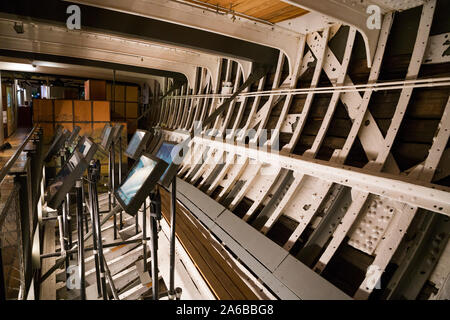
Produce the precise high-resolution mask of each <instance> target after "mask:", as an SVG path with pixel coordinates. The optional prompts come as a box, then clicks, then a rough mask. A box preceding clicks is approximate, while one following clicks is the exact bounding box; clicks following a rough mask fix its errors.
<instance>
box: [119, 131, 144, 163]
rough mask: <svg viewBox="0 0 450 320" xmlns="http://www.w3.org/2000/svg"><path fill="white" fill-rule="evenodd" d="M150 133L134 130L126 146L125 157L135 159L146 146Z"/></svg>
mask: <svg viewBox="0 0 450 320" xmlns="http://www.w3.org/2000/svg"><path fill="white" fill-rule="evenodd" d="M149 138H150V133H149V132H148V131H146V130H136V132H135V133H134V135H133V137H132V138H131V140H130V143H129V144H128V147H127V150H126V151H125V155H126V156H127V157H129V158H132V159H137V158H139V156H140V155H141V153H142V152H143V151H144V150H145V148H146V146H147V142H148V139H149Z"/></svg>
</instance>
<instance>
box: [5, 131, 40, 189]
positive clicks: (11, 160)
mask: <svg viewBox="0 0 450 320" xmlns="http://www.w3.org/2000/svg"><path fill="white" fill-rule="evenodd" d="M37 128H38V126H34V127H33V129H31V131H30V133H29V134H28V136H27V137H26V138H25V140H24V141H23V142H22V144H21V145H20V147H19V148H18V149H17V150H16V152H15V153H14V154H13V156H12V157H11V158H9V160H8V161H7V162H6V164H5V165H4V166H3V168H2V170H0V183H2V182H3V179H4V178H5V177H6V175H7V174H8V172H9V170H11V168H12V166H13V165H14V163H15V162H16V160H17V158H19V155H20V154H21V153H22V151H23V149H24V148H25V146H26V145H27V143H28V141H29V140H30V138H31V137H32V136H33V134H34V132H35V131H36V130H37Z"/></svg>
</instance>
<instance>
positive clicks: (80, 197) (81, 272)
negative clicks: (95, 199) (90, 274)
mask: <svg viewBox="0 0 450 320" xmlns="http://www.w3.org/2000/svg"><path fill="white" fill-rule="evenodd" d="M82 185H83V180H81V179H80V180H77V182H76V185H75V188H76V191H77V223H78V273H79V276H80V299H81V300H86V282H85V274H84V239H83V237H84V231H83V216H84V212H83V186H82Z"/></svg>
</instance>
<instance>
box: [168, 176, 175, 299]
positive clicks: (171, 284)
mask: <svg viewBox="0 0 450 320" xmlns="http://www.w3.org/2000/svg"><path fill="white" fill-rule="evenodd" d="M176 211H177V177H176V176H174V177H173V179H172V193H171V206H170V213H171V215H170V278H169V297H173V296H174V295H175V237H176V234H175V222H176Z"/></svg>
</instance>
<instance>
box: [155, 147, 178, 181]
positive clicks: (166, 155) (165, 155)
mask: <svg viewBox="0 0 450 320" xmlns="http://www.w3.org/2000/svg"><path fill="white" fill-rule="evenodd" d="M174 148H175V145H174V144H171V143H167V142H163V143H162V144H161V147H159V149H158V152H157V153H156V156H157V157H158V158H160V159H161V160H164V161H165V162H166V163H167V164H168V165H169V166H168V167H167V169H166V171H164V174H163V175H162V177H161V179H164V176H165V175H166V173H167V171H168V170H169V168H170V165H171V164H172V150H173V149H174Z"/></svg>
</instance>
